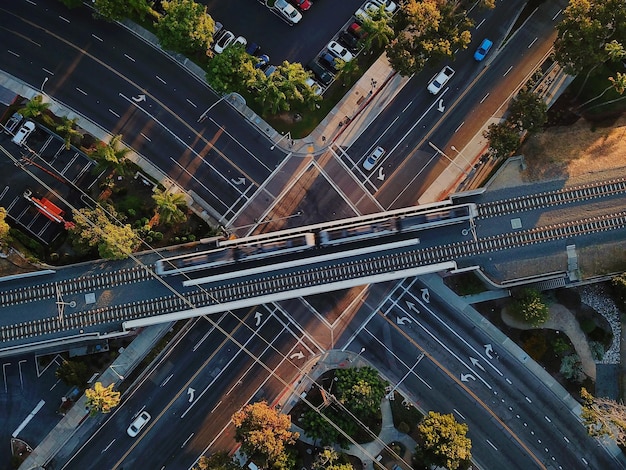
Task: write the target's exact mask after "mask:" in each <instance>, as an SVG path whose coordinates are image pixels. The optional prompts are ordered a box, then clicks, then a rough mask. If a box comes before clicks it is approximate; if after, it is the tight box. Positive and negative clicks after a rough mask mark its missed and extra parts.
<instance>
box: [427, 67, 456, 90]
mask: <svg viewBox="0 0 626 470" xmlns="http://www.w3.org/2000/svg"><path fill="white" fill-rule="evenodd" d="M453 76H454V69H453V68H452V67H448V66H447V65H446V66H445V67H444V68H443V69H441V72H439V73H438V74H437V75H435V77H434V78H433V79H432V80H431V81H430V83H429V84H428V91H429V92H430V93H431V94H433V95H436V94H437V93H439V91H440V90H441V89H442V88H443V87H444V85H445V84H446V83H448V82H449V81H450V79H451V78H452V77H453Z"/></svg>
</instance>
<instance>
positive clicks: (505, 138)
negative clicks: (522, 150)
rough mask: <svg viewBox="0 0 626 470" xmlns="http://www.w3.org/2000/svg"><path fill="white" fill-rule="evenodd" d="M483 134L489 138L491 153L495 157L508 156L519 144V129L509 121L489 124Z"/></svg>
mask: <svg viewBox="0 0 626 470" xmlns="http://www.w3.org/2000/svg"><path fill="white" fill-rule="evenodd" d="M483 135H484V136H485V137H486V138H487V139H488V140H489V154H490V155H491V156H492V157H494V158H506V157H508V156H509V155H511V153H513V152H514V151H515V150H516V149H517V147H518V146H519V131H518V130H517V129H516V128H515V127H513V126H512V125H511V123H510V122H508V121H504V122H501V123H498V124H496V123H493V124H489V127H488V128H487V130H486V131H485V132H484V133H483Z"/></svg>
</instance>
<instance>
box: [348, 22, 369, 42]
mask: <svg viewBox="0 0 626 470" xmlns="http://www.w3.org/2000/svg"><path fill="white" fill-rule="evenodd" d="M346 31H348V32H349V33H350V34H352V35H353V36H354V37H355V38H357V39H364V38H366V37H367V31H365V30H364V29H363V28H362V27H361V26H360V25H359V23H357V22H354V23H352V24H351V25H350V26H348V29H346Z"/></svg>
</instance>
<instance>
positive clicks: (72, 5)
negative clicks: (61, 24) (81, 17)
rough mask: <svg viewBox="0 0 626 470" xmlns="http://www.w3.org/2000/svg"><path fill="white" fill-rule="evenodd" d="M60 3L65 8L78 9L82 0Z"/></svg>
mask: <svg viewBox="0 0 626 470" xmlns="http://www.w3.org/2000/svg"><path fill="white" fill-rule="evenodd" d="M61 3H62V4H63V5H65V6H66V7H67V8H78V7H80V6H82V5H83V1H82V0H61Z"/></svg>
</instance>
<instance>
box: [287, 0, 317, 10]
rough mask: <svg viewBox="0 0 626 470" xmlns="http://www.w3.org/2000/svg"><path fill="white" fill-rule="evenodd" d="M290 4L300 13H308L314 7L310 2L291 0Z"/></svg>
mask: <svg viewBox="0 0 626 470" xmlns="http://www.w3.org/2000/svg"><path fill="white" fill-rule="evenodd" d="M289 3H291V4H292V5H293V6H294V7H296V8H297V9H298V10H300V11H307V10H308V9H309V8H311V5H313V4H312V3H311V2H310V0H289Z"/></svg>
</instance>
